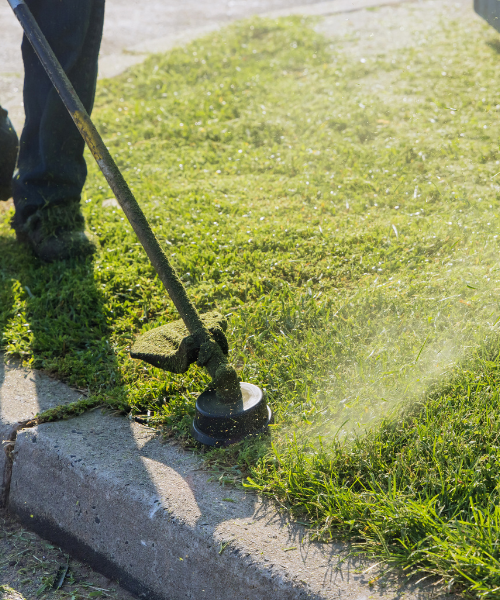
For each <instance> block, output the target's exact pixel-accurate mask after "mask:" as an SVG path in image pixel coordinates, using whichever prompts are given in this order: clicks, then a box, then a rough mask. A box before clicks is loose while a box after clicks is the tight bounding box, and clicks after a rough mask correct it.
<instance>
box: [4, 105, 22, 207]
mask: <svg viewBox="0 0 500 600" xmlns="http://www.w3.org/2000/svg"><path fill="white" fill-rule="evenodd" d="M18 146H19V140H18V139H17V133H16V130H15V129H14V127H13V126H12V123H11V122H10V119H9V116H8V113H7V111H6V110H5V109H3V108H2V107H1V106H0V200H8V199H9V198H10V197H11V196H12V175H13V173H14V169H15V166H16V159H17V150H18Z"/></svg>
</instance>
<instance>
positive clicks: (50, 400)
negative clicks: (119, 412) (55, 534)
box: [0, 352, 82, 508]
mask: <svg viewBox="0 0 500 600" xmlns="http://www.w3.org/2000/svg"><path fill="white" fill-rule="evenodd" d="M80 398H82V393H81V392H79V391H77V390H73V389H71V388H69V387H68V386H66V385H64V384H63V383H61V382H59V381H56V380H54V379H52V378H50V377H48V376H47V375H44V374H42V373H39V372H36V371H33V370H31V369H25V368H23V367H21V365H20V364H19V362H17V361H12V360H11V361H10V362H6V361H5V358H4V355H3V354H2V353H1V352H0V447H1V448H0V508H2V507H4V506H5V503H6V498H7V497H8V494H9V485H10V477H11V466H12V460H11V454H12V448H13V445H14V443H15V440H16V436H17V432H18V431H19V429H22V428H23V427H26V425H27V423H28V422H29V421H31V420H32V419H34V418H35V417H36V415H37V414H39V413H41V412H43V411H45V410H48V409H50V408H54V407H56V406H61V405H63V404H69V403H70V402H75V401H76V400H79V399H80Z"/></svg>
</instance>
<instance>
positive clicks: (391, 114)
mask: <svg viewBox="0 0 500 600" xmlns="http://www.w3.org/2000/svg"><path fill="white" fill-rule="evenodd" d="M313 24H314V22H313V21H307V20H304V19H300V18H289V19H284V20H279V21H266V20H258V19H254V20H250V21H245V22H242V23H238V24H236V25H234V26H231V27H229V28H227V29H225V30H223V31H221V32H218V33H216V34H212V35H210V36H208V37H206V38H203V39H201V40H198V41H196V42H193V43H192V44H190V45H188V46H186V47H185V48H182V49H177V50H174V51H172V52H170V53H168V54H166V55H164V56H153V57H151V58H150V59H149V60H147V61H146V62H145V63H144V64H142V65H139V66H137V67H134V68H133V69H131V70H130V71H129V72H127V73H126V74H125V75H123V76H122V77H119V78H117V79H114V80H112V81H106V82H105V84H104V85H103V86H101V89H100V91H99V95H98V98H97V103H96V109H95V112H94V117H95V119H96V122H97V126H98V128H99V130H100V131H101V132H103V134H104V137H105V141H106V143H107V144H108V146H109V148H110V150H111V152H112V153H113V154H114V156H115V157H116V158H117V162H118V164H119V166H120V168H121V169H123V171H124V174H125V176H126V178H127V179H128V181H129V182H130V184H131V187H132V189H133V191H134V193H135V194H136V196H137V198H138V200H139V202H140V203H141V205H142V206H143V207H144V210H145V212H146V215H147V217H148V219H149V220H150V222H151V223H152V225H153V228H154V230H155V232H156V234H157V236H158V238H159V239H160V241H161V242H162V243H163V244H164V247H165V249H166V250H167V252H168V254H169V256H170V258H171V259H172V261H173V263H174V264H175V267H176V269H177V270H178V273H179V274H180V275H181V276H182V279H183V281H184V283H185V285H186V286H187V287H188V292H189V294H190V296H191V298H192V299H193V301H194V302H195V304H196V306H197V307H198V308H199V309H200V310H201V311H208V310H211V309H213V308H217V309H218V310H220V311H221V312H222V314H224V315H226V316H227V318H228V321H229V328H228V337H229V344H230V348H231V353H230V357H231V360H232V361H233V363H235V364H236V365H237V366H238V368H239V370H240V373H241V376H242V379H243V380H245V381H250V382H255V383H257V384H259V385H261V386H263V387H265V388H266V390H267V394H268V397H269V401H270V404H271V406H272V408H273V410H274V412H275V415H276V425H275V426H273V434H272V444H271V443H270V442H269V440H265V439H264V440H260V441H255V440H253V441H248V440H247V441H245V442H242V443H241V444H238V445H237V446H234V447H232V448H230V449H228V450H223V451H220V450H218V451H211V452H209V453H208V454H207V455H206V456H207V459H208V460H209V461H211V462H212V463H217V464H219V465H222V466H224V465H225V466H228V467H229V465H232V466H233V467H234V469H233V470H231V469H229V468H228V473H229V475H228V477H229V478H231V477H232V476H233V477H234V478H241V475H242V474H243V475H249V477H250V478H249V479H246V485H249V486H251V487H252V488H253V489H257V490H259V491H261V492H262V493H265V494H269V495H270V496H272V497H274V498H276V499H277V500H278V501H279V502H281V503H282V504H283V505H284V506H286V507H287V508H288V509H289V510H291V511H293V512H294V513H295V514H298V515H301V518H304V515H305V517H307V518H308V519H309V521H310V523H311V526H312V527H313V528H314V529H315V531H317V535H318V536H320V537H321V538H322V539H326V540H328V539H330V538H331V537H333V536H339V535H340V536H343V535H349V536H354V537H355V538H356V540H357V542H358V543H359V550H360V551H362V552H365V553H368V554H371V555H373V556H377V557H380V558H381V559H382V560H384V561H386V562H387V563H388V564H389V565H391V566H393V565H397V566H402V567H404V568H407V569H408V570H409V571H410V572H414V571H415V570H420V571H422V572H423V573H425V574H428V575H437V576H438V577H439V578H440V579H441V580H442V581H443V582H444V583H445V584H446V585H448V586H449V587H450V589H451V588H453V589H455V590H463V591H464V592H466V593H468V594H471V595H475V596H477V597H485V598H486V597H491V598H493V597H495V595H497V594H498V589H499V586H500V563H499V552H498V541H499V537H500V521H499V498H498V485H497V480H498V471H499V463H498V460H499V456H500V454H499V445H498V436H499V435H500V432H499V424H498V411H499V408H500V407H499V406H498V402H499V401H498V391H497V387H498V365H499V360H498V352H499V344H498V334H497V328H498V326H497V321H498V319H499V317H500V313H499V312H498V301H497V297H498V290H499V289H500V285H499V284H500V280H499V279H498V269H499V263H498V258H497V256H498V243H499V242H498V235H497V233H496V232H497V231H498V208H499V206H500V196H499V193H498V191H499V190H500V187H499V185H498V183H497V180H496V179H495V178H496V177H497V175H498V172H499V171H500V153H499V151H498V142H497V140H498V136H499V133H500V127H499V125H498V122H497V116H496V113H497V111H498V110H499V109H500V104H498V103H497V102H498V99H497V95H496V89H493V87H492V86H491V82H492V81H495V80H497V79H498V78H499V76H500V61H499V60H498V54H497V50H496V48H497V47H498V43H497V42H491V36H492V33H491V31H490V30H488V29H486V28H485V27H483V26H482V25H480V24H479V23H477V22H474V23H465V24H464V23H463V22H461V21H455V22H447V23H446V24H443V25H442V27H440V28H439V29H438V30H436V31H437V33H435V34H433V35H432V38H431V37H429V39H426V40H424V41H425V44H424V45H420V46H418V48H406V49H404V50H401V51H400V52H399V53H398V55H397V60H395V59H394V57H391V56H387V55H383V54H381V55H378V56H370V57H367V58H366V59H364V58H363V59H361V60H359V59H357V58H356V59H355V58H352V57H351V58H350V57H349V56H348V55H346V54H342V53H341V52H340V51H339V50H340V48H339V42H338V41H336V40H326V39H325V38H323V37H321V36H319V35H318V34H316V33H315V32H314V29H313V28H312V26H313ZM488 42H490V43H488ZM478 65H480V67H478ZM381 82H382V83H381ZM89 167H90V175H89V180H88V184H87V187H86V191H85V197H84V201H83V206H84V212H85V216H86V219H87V223H88V225H89V226H90V228H91V229H92V230H93V231H94V232H95V234H96V235H97V236H98V237H99V240H100V251H99V253H98V254H97V256H96V257H95V258H94V259H93V260H90V259H88V260H86V261H83V262H76V261H75V262H72V261H68V262H67V263H64V264H61V263H59V264H52V265H41V264H38V263H36V262H35V261H33V259H32V258H31V257H29V256H28V254H27V253H26V252H25V251H24V250H23V249H20V248H18V247H17V245H16V244H15V242H14V238H13V236H12V234H11V233H10V232H9V229H8V215H7V216H6V217H4V218H3V219H2V221H1V225H0V233H1V237H0V245H1V248H0V272H1V274H2V280H1V284H0V311H1V312H0V323H1V326H2V332H3V333H2V346H3V348H4V349H5V350H6V352H7V354H8V355H11V356H17V357H21V358H23V359H24V361H25V362H26V363H27V364H30V365H31V366H33V367H36V368H43V369H45V370H48V371H51V372H53V373H55V374H57V375H58V376H59V377H61V378H63V379H66V380H67V381H68V382H69V383H71V384H73V385H77V386H79V387H86V388H88V390H89V392H90V397H89V401H91V402H93V400H92V399H94V398H95V399H96V403H97V402H98V403H106V404H108V405H110V406H112V407H114V408H117V409H119V410H124V411H131V413H132V414H135V415H141V416H142V418H143V419H144V420H146V421H147V422H148V423H149V424H151V425H156V426H161V427H163V428H164V430H165V432H166V434H168V435H176V436H178V437H179V438H181V439H186V440H187V433H188V429H189V425H190V422H191V420H192V417H193V412H194V401H195V398H196V396H197V395H198V394H199V393H200V392H201V391H202V390H203V388H204V386H205V385H206V383H207V377H206V375H205V374H204V373H203V371H201V370H199V369H196V368H194V367H193V368H192V369H191V370H190V371H189V372H188V373H186V374H185V375H182V376H177V375H176V376H174V375H170V374H168V373H164V372H161V371H159V370H157V369H154V368H152V367H149V366H147V365H144V364H141V363H138V362H135V361H133V360H131V359H130V358H129V357H128V350H129V349H130V346H131V343H132V341H133V339H134V338H135V336H136V335H137V333H138V332H139V331H141V330H142V331H144V330H147V329H150V328H153V327H156V326H158V325H162V324H165V323H167V322H169V321H171V320H174V319H176V318H177V315H176V314H175V311H174V308H173V305H172V303H171V302H170V301H169V299H168V298H166V294H165V292H164V290H163V289H162V286H161V284H160V283H159V281H158V278H157V277H156V276H155V274H154V272H153V270H152V267H151V266H150V265H149V263H148V260H147V258H146V256H145V253H144V252H143V250H142V248H141V247H140V245H139V244H138V243H137V241H136V239H135V237H134V235H133V233H132V231H131V228H130V226H129V225H128V223H127V222H126V220H125V219H124V217H123V216H122V213H121V210H120V209H119V208H118V207H117V206H116V202H114V201H113V199H110V198H109V191H108V189H107V186H106V184H105V182H104V179H103V178H102V176H101V175H100V173H99V172H98V170H97V168H96V167H95V165H93V164H92V163H91V161H90V160H89ZM97 399H98V400H97ZM231 473H232V474H233V475H231Z"/></svg>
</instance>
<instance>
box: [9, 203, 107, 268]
mask: <svg viewBox="0 0 500 600" xmlns="http://www.w3.org/2000/svg"><path fill="white" fill-rule="evenodd" d="M12 227H13V229H14V230H15V232H16V237H17V239H18V241H20V242H22V243H25V244H27V245H28V246H29V247H30V248H31V249H32V251H33V253H34V254H35V255H36V256H37V257H38V258H39V259H40V260H43V261H44V262H54V261H56V260H63V259H66V258H78V257H85V256H89V255H90V254H93V253H94V252H95V251H96V248H97V244H96V241H97V240H96V237H95V236H94V235H93V234H92V233H90V232H88V231H84V227H85V221H84V218H83V215H82V213H81V211H80V206H79V203H78V202H77V201H72V202H68V203H67V204H64V205H59V206H53V207H44V208H41V209H39V210H37V211H36V212H35V213H34V214H33V215H31V216H30V217H29V218H28V219H27V220H26V222H25V223H22V224H21V223H18V222H16V216H15V215H14V218H13V219H12Z"/></svg>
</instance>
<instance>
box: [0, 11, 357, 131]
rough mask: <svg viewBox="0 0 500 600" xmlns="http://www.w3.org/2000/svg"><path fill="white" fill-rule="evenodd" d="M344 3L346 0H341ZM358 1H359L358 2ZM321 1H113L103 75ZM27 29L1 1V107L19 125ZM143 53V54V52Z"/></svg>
mask: <svg viewBox="0 0 500 600" xmlns="http://www.w3.org/2000/svg"><path fill="white" fill-rule="evenodd" d="M339 1H340V2H344V3H345V0H339ZM355 1H356V0H354V2H355ZM314 4H330V3H324V2H323V3H318V2H317V1H316V0H182V1H180V0H152V1H151V2H148V3H140V2H136V1H135V0H107V2H106V19H105V24H104V34H103V40H102V47H101V55H100V67H99V71H100V75H101V76H104V77H112V76H114V75H116V74H118V73H120V72H121V71H123V70H124V69H126V68H127V67H129V66H131V65H132V64H134V63H136V62H139V61H141V60H143V58H144V54H146V55H147V53H149V52H151V51H164V50H165V49H167V48H168V47H169V46H170V47H171V46H173V45H175V44H178V43H182V42H183V41H185V40H188V39H192V38H194V37H196V36H198V35H200V34H201V33H203V32H208V31H211V30H213V29H215V28H217V27H219V26H221V25H224V24H226V23H229V22H231V21H234V20H236V19H240V18H243V17H248V16H251V15H255V14H263V13H268V12H270V11H275V10H283V9H285V10H287V11H288V10H290V9H291V8H292V7H298V6H307V5H314ZM21 39H22V30H21V26H20V25H19V23H18V21H17V19H16V18H15V16H14V13H13V12H12V10H11V8H10V6H9V4H8V3H7V2H6V0H1V1H0V105H1V106H3V107H4V108H6V109H7V110H8V111H9V114H10V117H11V119H12V121H13V123H14V125H15V127H16V128H17V129H18V130H20V128H21V127H22V124H23V122H24V109H23V106H22V87H23V72H24V70H23V63H22V60H21V51H20V44H21ZM137 53H138V54H139V55H137Z"/></svg>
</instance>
